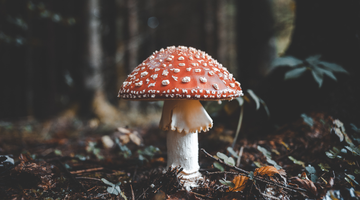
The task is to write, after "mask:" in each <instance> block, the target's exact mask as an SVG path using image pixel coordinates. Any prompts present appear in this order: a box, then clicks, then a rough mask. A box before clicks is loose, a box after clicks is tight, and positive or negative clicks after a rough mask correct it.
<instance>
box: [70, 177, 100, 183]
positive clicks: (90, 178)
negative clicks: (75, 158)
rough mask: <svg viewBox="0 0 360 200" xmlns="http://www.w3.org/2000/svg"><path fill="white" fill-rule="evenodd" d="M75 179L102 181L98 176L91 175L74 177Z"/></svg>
mask: <svg viewBox="0 0 360 200" xmlns="http://www.w3.org/2000/svg"><path fill="white" fill-rule="evenodd" d="M76 179H87V180H94V181H100V182H102V180H101V179H99V178H92V177H76Z"/></svg>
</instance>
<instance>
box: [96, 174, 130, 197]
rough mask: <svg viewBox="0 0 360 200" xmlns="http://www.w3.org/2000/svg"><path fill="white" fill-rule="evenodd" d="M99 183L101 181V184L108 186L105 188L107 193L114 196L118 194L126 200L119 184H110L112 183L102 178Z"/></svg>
mask: <svg viewBox="0 0 360 200" xmlns="http://www.w3.org/2000/svg"><path fill="white" fill-rule="evenodd" d="M101 181H102V182H103V183H105V184H106V185H109V186H108V187H107V188H106V190H107V192H108V193H110V194H114V195H119V194H120V196H121V197H122V198H124V199H125V200H127V198H126V196H125V195H124V193H123V192H122V191H121V189H120V185H121V182H118V183H116V184H114V183H112V182H110V181H108V180H106V179H104V178H102V179H101Z"/></svg>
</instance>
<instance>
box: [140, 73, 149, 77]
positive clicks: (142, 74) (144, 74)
mask: <svg viewBox="0 0 360 200" xmlns="http://www.w3.org/2000/svg"><path fill="white" fill-rule="evenodd" d="M148 74H149V73H148V72H141V74H140V75H141V77H144V76H146V75H148Z"/></svg>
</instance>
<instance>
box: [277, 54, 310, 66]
mask: <svg viewBox="0 0 360 200" xmlns="http://www.w3.org/2000/svg"><path fill="white" fill-rule="evenodd" d="M302 63H303V61H302V60H300V59H297V58H295V57H293V56H285V57H279V58H276V59H274V61H273V62H272V63H271V67H278V66H289V67H295V66H297V65H300V64H302Z"/></svg>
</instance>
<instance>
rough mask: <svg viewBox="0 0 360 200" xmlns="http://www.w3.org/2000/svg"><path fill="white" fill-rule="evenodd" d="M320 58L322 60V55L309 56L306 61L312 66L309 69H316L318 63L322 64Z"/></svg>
mask: <svg viewBox="0 0 360 200" xmlns="http://www.w3.org/2000/svg"><path fill="white" fill-rule="evenodd" d="M320 58H321V55H314V56H309V57H308V58H306V59H305V60H306V62H307V63H309V64H310V66H309V67H314V66H316V65H318V63H319V62H320Z"/></svg>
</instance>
